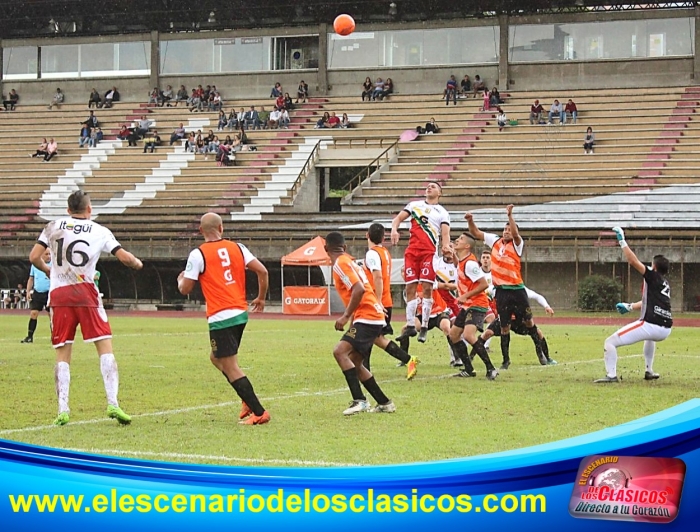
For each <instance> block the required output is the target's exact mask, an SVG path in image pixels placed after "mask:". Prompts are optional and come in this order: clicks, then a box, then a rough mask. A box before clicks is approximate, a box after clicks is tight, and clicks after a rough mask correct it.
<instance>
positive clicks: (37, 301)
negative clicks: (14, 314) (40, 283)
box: [29, 292, 49, 312]
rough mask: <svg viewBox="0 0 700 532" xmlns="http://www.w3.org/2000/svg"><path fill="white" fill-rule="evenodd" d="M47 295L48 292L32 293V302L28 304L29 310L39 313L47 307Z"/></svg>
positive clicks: (47, 308)
mask: <svg viewBox="0 0 700 532" xmlns="http://www.w3.org/2000/svg"><path fill="white" fill-rule="evenodd" d="M48 302H49V293H48V292H34V293H33V294H32V300H31V301H30V302H29V310H38V311H39V312H41V311H42V310H44V309H46V310H49V307H48Z"/></svg>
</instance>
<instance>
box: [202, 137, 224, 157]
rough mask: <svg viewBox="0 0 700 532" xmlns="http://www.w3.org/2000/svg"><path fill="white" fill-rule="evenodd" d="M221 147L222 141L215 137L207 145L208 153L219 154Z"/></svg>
mask: <svg viewBox="0 0 700 532" xmlns="http://www.w3.org/2000/svg"><path fill="white" fill-rule="evenodd" d="M220 145H221V141H219V137H217V136H216V135H214V138H213V139H211V140H209V142H208V143H207V153H219V146H220ZM208 158H209V157H205V159H208Z"/></svg>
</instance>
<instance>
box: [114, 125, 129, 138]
mask: <svg viewBox="0 0 700 532" xmlns="http://www.w3.org/2000/svg"><path fill="white" fill-rule="evenodd" d="M131 133H132V131H131V129H129V127H128V126H127V125H126V124H122V127H121V129H120V130H119V133H117V138H118V139H119V140H126V139H127V137H128V136H129V135H130V134H131Z"/></svg>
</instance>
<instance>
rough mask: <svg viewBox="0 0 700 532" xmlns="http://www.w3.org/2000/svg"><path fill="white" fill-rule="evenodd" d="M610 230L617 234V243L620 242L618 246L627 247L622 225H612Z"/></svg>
mask: <svg viewBox="0 0 700 532" xmlns="http://www.w3.org/2000/svg"><path fill="white" fill-rule="evenodd" d="M612 230H613V231H614V232H615V236H617V243H618V244H620V247H621V248H624V247H627V242H625V232H624V231H623V230H622V227H613V228H612Z"/></svg>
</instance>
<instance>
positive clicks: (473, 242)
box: [462, 233, 476, 249]
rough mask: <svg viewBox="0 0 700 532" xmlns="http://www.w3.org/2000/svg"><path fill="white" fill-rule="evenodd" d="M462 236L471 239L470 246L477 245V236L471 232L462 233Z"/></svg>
mask: <svg viewBox="0 0 700 532" xmlns="http://www.w3.org/2000/svg"><path fill="white" fill-rule="evenodd" d="M462 236H466V237H467V240H468V241H469V247H471V248H472V249H474V246H475V245H476V238H474V236H473V235H472V234H471V233H462Z"/></svg>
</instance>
